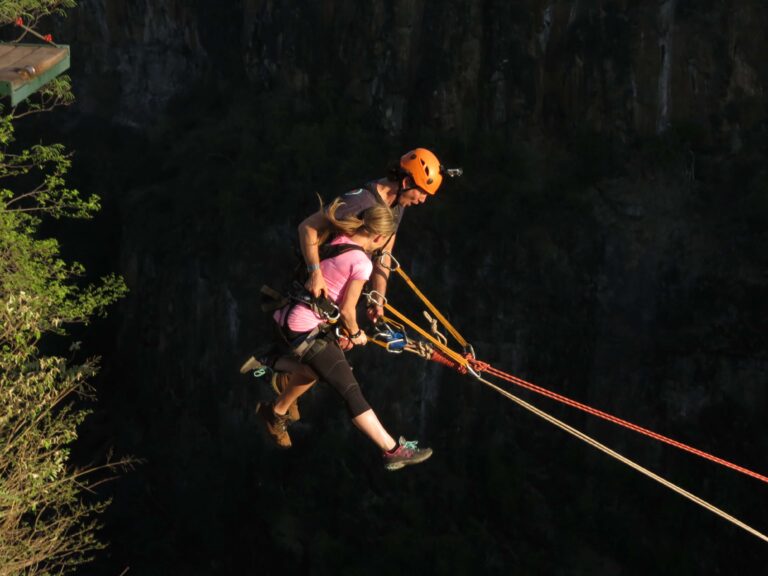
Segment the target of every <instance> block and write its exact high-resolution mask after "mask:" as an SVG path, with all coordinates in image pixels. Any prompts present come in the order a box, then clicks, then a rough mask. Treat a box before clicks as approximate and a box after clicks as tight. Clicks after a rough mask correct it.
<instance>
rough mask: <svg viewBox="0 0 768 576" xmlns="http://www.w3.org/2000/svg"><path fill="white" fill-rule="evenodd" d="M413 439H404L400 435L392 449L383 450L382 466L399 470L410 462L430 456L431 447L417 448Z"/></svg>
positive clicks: (415, 462)
mask: <svg viewBox="0 0 768 576" xmlns="http://www.w3.org/2000/svg"><path fill="white" fill-rule="evenodd" d="M417 444H418V442H416V441H415V440H406V439H405V438H403V437H402V436H400V441H399V442H398V443H397V446H395V447H394V448H393V449H392V450H390V451H389V452H384V454H383V458H384V467H385V468H386V469H387V470H400V468H403V467H405V466H410V465H411V464H419V463H420V462H424V460H426V459H427V458H429V457H430V456H432V448H419V447H417Z"/></svg>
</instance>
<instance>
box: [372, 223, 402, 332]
mask: <svg viewBox="0 0 768 576" xmlns="http://www.w3.org/2000/svg"><path fill="white" fill-rule="evenodd" d="M396 236H397V234H392V238H390V239H389V242H387V244H386V245H385V246H384V248H382V251H384V252H389V253H390V254H392V251H393V250H394V249H395V237H396ZM391 265H392V262H391V260H390V258H389V256H388V255H384V256H382V257H381V258H379V259H378V260H376V262H375V263H374V265H373V273H372V274H371V290H374V291H376V292H378V293H379V294H381V295H382V296H385V295H386V293H387V281H388V280H389V267H390V266H391ZM383 314H384V306H383V302H382V305H381V306H374V305H370V306H369V307H368V317H369V318H370V319H371V321H372V322H375V321H376V319H377V318H379V317H380V316H382V315H383Z"/></svg>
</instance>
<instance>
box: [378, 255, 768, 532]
mask: <svg viewBox="0 0 768 576" xmlns="http://www.w3.org/2000/svg"><path fill="white" fill-rule="evenodd" d="M384 256H386V257H388V258H389V261H390V264H389V265H385V264H384V263H383V257H384ZM379 264H380V265H381V266H382V267H384V268H385V269H388V270H389V271H390V272H396V273H397V274H398V275H399V276H400V277H401V278H402V279H403V280H404V281H405V283H406V284H407V285H408V286H409V287H410V288H411V290H412V291H413V292H414V293H415V294H416V295H417V296H418V298H419V299H420V300H421V301H422V302H423V303H424V305H425V306H426V307H427V308H428V309H429V310H430V312H432V314H433V315H434V317H435V319H434V321H433V322H432V329H431V331H432V333H429V332H427V331H426V330H425V329H423V328H422V327H420V326H419V325H417V324H416V323H415V322H413V321H412V320H410V319H409V318H407V317H406V316H405V315H404V314H402V313H401V312H399V311H398V310H397V309H395V308H394V307H393V306H392V305H391V304H390V303H389V302H388V300H387V299H386V298H385V297H384V296H383V295H382V294H380V293H378V292H375V291H372V292H369V293H367V294H366V296H367V297H368V301H369V302H370V303H373V304H376V305H379V306H383V307H384V309H385V310H386V311H387V312H389V313H391V314H392V315H393V316H395V317H396V318H397V319H398V320H399V321H400V322H402V324H403V325H406V326H408V327H409V328H411V329H413V330H414V331H415V332H417V333H418V334H419V335H420V336H422V337H423V338H424V339H425V341H424V342H418V341H413V340H410V339H408V338H405V340H406V342H407V343H406V344H405V346H404V347H403V348H402V350H404V351H407V352H411V353H415V354H418V355H419V356H421V357H423V358H424V359H426V360H431V361H433V362H438V363H440V364H443V365H445V366H448V367H450V368H453V369H454V370H456V371H458V372H460V373H461V374H467V375H471V376H473V377H474V378H475V379H476V380H477V381H479V382H480V383H482V384H484V385H485V386H487V387H488V388H490V389H492V390H494V391H495V392H497V393H498V394H501V395H502V396H504V397H505V398H507V399H508V400H511V401H512V402H515V403H516V404H517V405H518V406H521V407H522V408H524V409H526V410H528V411H529V412H531V413H533V414H535V415H536V416H538V417H540V418H542V419H544V420H546V421H547V422H549V423H550V424H553V425H554V426H557V427H558V428H560V429H561V430H563V431H565V432H567V433H568V434H570V435H572V436H574V437H575V438H578V439H579V440H581V441H583V442H585V443H587V444H589V445H590V446H592V447H593V448H596V449H598V450H600V451H601V452H603V453H604V454H607V455H608V456H610V457H611V458H614V459H616V460H618V461H619V462H622V463H623V464H626V465H627V466H629V467H631V468H633V469H634V470H637V471H638V472H640V473H641V474H644V475H645V476H647V477H649V478H651V479H652V480H654V481H656V482H658V483H659V484H661V485H663V486H665V487H667V488H669V489H670V490H672V491H674V492H677V493H678V494H680V495H681V496H683V497H685V498H687V499H688V500H690V501H692V502H694V503H696V504H698V505H699V506H701V507H702V508H705V509H707V510H709V511H710V512H712V513H714V514H717V515H718V516H720V517H721V518H723V519H725V520H727V521H728V522H731V523H732V524H734V525H736V526H738V527H739V528H742V529H743V530H745V531H747V532H749V533H750V534H752V535H753V536H756V537H757V538H760V539H761V540H763V541H765V542H768V536H766V535H765V534H763V533H762V532H760V531H758V530H756V529H754V528H752V527H751V526H749V525H747V524H745V523H744V522H742V521H741V520H739V519H738V518H736V517H734V516H732V515H730V514H728V513H727V512H725V511H723V510H721V509H720V508H717V507H716V506H714V505H713V504H711V503H709V502H707V501H706V500H704V499H702V498H700V497H698V496H696V495H694V494H692V493H690V492H688V491H686V490H685V489H683V488H681V487H680V486H678V485H676V484H674V483H673V482H671V481H669V480H667V479H665V478H663V477H662V476H659V475H658V474H656V473H654V472H652V471H650V470H649V469H647V468H645V467H643V466H641V465H640V464H638V463H636V462H634V461H633V460H631V459H629V458H627V457H626V456H623V455H622V454H619V453H618V452H616V451H615V450H612V449H611V448H609V447H607V446H605V445H604V444H602V443H600V442H598V441H597V440H595V439H594V438H592V437H591V436H589V435H587V434H585V433H584V432H581V431H580V430H578V429H576V428H574V427H573V426H570V425H568V424H566V423H565V422H563V421H561V420H559V419H557V418H555V417H554V416H552V415H550V414H548V413H547V412H545V411H543V410H541V409H540V408H537V407H536V406H534V405H532V404H530V403H528V402H526V401H525V400H523V399H521V398H519V397H517V396H515V395H514V394H512V393H511V392H509V391H508V390H506V389H504V388H502V387H501V386H499V385H497V384H494V383H493V382H491V381H489V380H487V379H486V378H483V377H482V374H483V373H486V374H487V375H488V376H492V377H494V378H498V379H500V380H504V381H506V382H509V383H511V384H515V385H516V386H520V387H521V388H524V389H526V390H529V391H531V392H534V393H536V394H539V395H542V396H545V397H547V398H550V399H552V400H556V401H557V402H560V403H562V404H565V405H566V406H570V407H572V408H576V409H578V410H581V411H582V412H585V413H587V414H590V415H592V416H596V417H598V418H601V419H603V420H606V421H608V422H611V423H613V424H616V425H619V426H622V427H623V428H626V429H628V430H632V431H633V432H637V433H639V434H642V435H644V436H647V437H649V438H652V439H654V440H657V441H659V442H663V443H665V444H668V445H670V446H674V447H675V448H678V449H680V450H684V451H686V452H689V453H691V454H694V455H696V456H699V457H701V458H704V459H706V460H709V461H711V462H715V463H716V464H720V465H721V466H725V467H727V468H730V469H732V470H735V471H737V472H740V473H742V474H745V475H747V476H750V477H752V478H755V479H757V480H760V481H762V482H765V483H768V476H765V475H763V474H758V473H757V472H754V471H752V470H749V469H748V468H744V467H743V466H739V465H737V464H734V463H732V462H729V461H728V460H725V459H723V458H719V457H717V456H714V455H712V454H709V453H707V452H705V451H703V450H699V449H698V448H694V447H692V446H689V445H687V444H684V443H682V442H679V441H677V440H673V439H672V438H669V437H667V436H664V435H662V434H658V433H656V432H653V431H651V430H648V429H647V428H644V427H642V426H638V425H637V424H633V423H632V422H629V421H627V420H624V419H622V418H619V417H617V416H614V415H612V414H608V413H607V412H603V411H602V410H598V409H596V408H593V407H591V406H588V405H586V404H583V403H581V402H578V401H576V400H573V399H571V398H568V397H566V396H563V395H562V394H558V393H556V392H553V391H551V390H547V389H546V388H543V387H541V386H538V385H536V384H532V383H531V382H527V381H525V380H523V379H521V378H517V377H516V376H513V375H512V374H507V373H506V372H503V371H502V370H499V369H497V368H494V367H493V366H491V365H490V364H487V363H485V362H482V361H480V360H478V359H477V358H475V354H474V350H473V349H472V346H471V345H470V344H469V343H468V342H467V340H466V339H464V338H463V337H462V336H461V334H459V332H458V331H457V330H456V328H454V327H453V325H452V324H451V323H450V322H449V321H448V320H447V319H446V318H445V316H443V315H442V314H441V313H440V312H439V311H438V310H437V308H435V306H434V305H433V304H432V303H431V302H430V301H429V299H428V298H427V297H426V296H425V295H424V293H423V292H421V290H419V289H418V288H417V287H416V285H415V284H414V283H413V281H412V280H411V279H410V277H409V276H408V275H407V274H406V273H405V272H404V271H403V269H402V267H401V266H400V263H399V262H398V261H397V260H396V259H395V258H394V256H392V254H390V253H388V252H384V253H383V254H382V257H381V258H380V260H379ZM425 316H426V317H427V318H428V320H430V321H431V320H432V318H431V317H430V316H429V315H428V314H426V313H425ZM383 320H384V322H385V323H387V324H389V325H395V326H399V324H398V322H396V321H395V320H393V319H392V318H389V317H387V316H384V317H383ZM438 322H439V323H441V324H442V325H443V327H444V328H445V330H446V331H447V332H448V333H449V334H450V335H451V336H452V337H453V338H454V339H455V340H456V342H458V344H459V345H460V346H462V348H463V349H464V353H463V354H461V353H459V352H456V351H455V350H453V349H451V348H450V347H449V346H448V345H447V339H446V338H445V336H443V335H442V334H440V333H439V331H438V330H437V328H436V324H437V323H438ZM370 341H371V342H373V343H374V344H376V345H378V346H381V347H383V348H386V349H387V350H388V351H390V352H391V351H393V350H390V348H389V345H388V344H387V343H386V342H383V341H381V340H378V339H376V338H373V339H371V340H370ZM402 350H399V351H402Z"/></svg>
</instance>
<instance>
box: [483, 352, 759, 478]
mask: <svg viewBox="0 0 768 576" xmlns="http://www.w3.org/2000/svg"><path fill="white" fill-rule="evenodd" d="M471 364H472V367H473V368H474V369H475V370H477V371H480V372H487V373H488V374H490V375H491V376H495V377H497V378H501V379H502V380H506V381H507V382H511V383H512V384H516V385H518V386H521V387H522V388H525V389H526V390H530V391H532V392H536V393H537V394H541V395H542V396H546V397H547V398H551V399H552V400H557V401H558V402H561V403H563V404H565V405H567V406H570V407H572V408H577V409H578V410H581V411H582V412H586V413H587V414H591V415H592V416H597V417H598V418H602V419H603V420H607V421H608V422H612V423H614V424H618V425H619V426H623V427H624V428H628V429H629V430H633V431H634V432H638V433H640V434H643V435H645V436H648V437H649V438H653V439H654V440H658V441H660V442H664V443H665V444H669V445H670V446H674V447H675V448H679V449H680V450H685V451H686V452H690V453H691V454H695V455H696V456H700V457H701V458H705V459H707V460H710V461H712V462H715V463H717V464H720V465H722V466H725V467H727V468H731V469H732V470H736V471H737V472H741V473H742V474H746V475H747V476H751V477H752V478H757V479H758V480H761V481H763V482H765V483H767V484H768V477H767V476H763V475H762V474H758V473H757V472H753V471H752V470H749V469H747V468H744V467H742V466H738V465H737V464H734V463H732V462H729V461H728V460H723V459H722V458H718V457H717V456H713V455H712V454H709V453H707V452H704V451H703V450H699V449H698V448H694V447H692V446H688V445H687V444H683V443H682V442H678V441H677V440H673V439H672V438H668V437H666V436H663V435H661V434H657V433H656V432H653V431H651V430H648V429H647V428H643V427H642V426H638V425H637V424H633V423H632V422H627V421H626V420H623V419H621V418H618V417H617V416H613V415H611V414H608V413H606V412H603V411H601V410H598V409H596V408H592V407H591V406H587V405H586V404H582V403H581V402H577V401H576V400H572V399H570V398H568V397H566V396H563V395H562V394H558V393H556V392H552V391H550V390H547V389H546V388H542V387H541V386H537V385H536V384H532V383H530V382H526V381H525V380H523V379H521V378H517V377H516V376H512V375H511V374H507V373H506V372H502V371H501V370H497V369H496V368H494V367H492V366H489V365H488V364H485V363H483V362H479V361H472V362H471Z"/></svg>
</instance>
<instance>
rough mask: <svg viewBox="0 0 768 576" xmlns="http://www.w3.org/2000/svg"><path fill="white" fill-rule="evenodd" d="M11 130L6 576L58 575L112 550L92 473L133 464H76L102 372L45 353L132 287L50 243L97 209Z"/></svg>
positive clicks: (1, 457)
mask: <svg viewBox="0 0 768 576" xmlns="http://www.w3.org/2000/svg"><path fill="white" fill-rule="evenodd" d="M5 8H7V7H4V9H5ZM62 87H63V89H65V90H67V89H68V82H65V83H64V84H63V85H60V86H54V87H51V89H52V90H58V89H62ZM13 121H14V118H13V117H12V116H4V117H2V118H0V180H2V182H3V184H4V186H3V187H2V189H0V576H5V575H10V574H30V575H31V574H54V573H55V574H61V573H67V572H70V571H71V570H73V569H74V567H76V566H78V565H80V564H82V563H84V562H86V561H88V560H89V558H90V555H91V554H92V553H93V552H94V551H95V550H97V549H99V548H101V547H103V545H102V544H101V543H100V542H98V540H97V539H96V529H97V527H98V524H97V521H96V519H95V518H96V516H97V515H98V513H100V512H101V511H103V510H104V509H105V507H106V506H107V504H108V503H107V502H103V501H102V502H99V501H96V502H92V501H89V500H88V499H86V498H85V497H84V493H85V491H87V490H89V489H90V488H91V487H92V486H93V485H95V483H97V482H98V481H97V480H95V478H96V477H97V476H95V475H94V472H96V471H97V470H113V469H114V468H115V466H117V465H120V464H124V462H118V463H115V462H107V463H106V464H104V465H102V466H100V467H98V468H89V469H84V470H78V469H73V468H72V466H71V465H70V464H69V452H70V446H71V444H72V442H73V441H74V440H75V439H76V438H77V427H78V425H79V424H81V423H82V422H83V420H84V418H85V417H86V415H87V413H88V412H87V410H85V409H83V408H80V407H77V406H76V404H75V403H74V402H73V399H74V398H76V397H84V396H85V397H87V396H88V395H89V394H90V390H89V388H88V384H87V380H88V378H89V377H91V376H93V374H94V373H95V372H96V368H97V362H96V360H95V359H87V360H85V361H83V362H81V363H76V362H72V361H69V360H67V359H65V358H63V357H60V356H55V355H46V354H44V353H42V352H41V350H40V343H41V339H42V338H44V336H45V335H46V334H59V335H63V334H65V328H66V326H67V325H70V324H73V323H87V322H88V320H89V319H90V318H92V317H93V316H94V315H98V314H102V313H103V312H104V309H105V307H106V306H107V305H109V304H110V303H112V302H114V301H115V300H116V299H117V298H119V297H120V296H121V295H122V294H124V293H125V291H126V288H125V285H124V283H123V281H122V279H121V278H117V277H115V276H109V277H106V278H104V279H102V280H101V282H100V283H99V284H96V285H86V286H81V284H82V282H81V278H82V276H83V274H84V270H83V267H82V266H81V265H79V264H77V263H66V262H64V261H63V260H62V259H61V258H60V257H59V244H58V242H57V241H56V240H54V239H46V238H41V235H40V231H39V225H40V223H41V219H42V217H43V216H45V215H49V216H53V217H62V216H66V217H80V218H83V217H88V216H90V215H92V214H93V213H94V212H95V211H96V210H97V209H98V207H99V200H98V198H97V197H95V196H91V197H88V198H83V197H81V196H80V194H79V193H78V191H77V190H74V189H71V188H69V187H67V185H66V181H65V176H66V174H67V170H68V169H69V167H70V163H71V156H70V154H69V153H68V152H67V151H66V150H65V149H64V148H63V147H62V146H61V145H58V144H53V145H44V144H37V145H34V146H31V147H30V148H27V149H23V150H18V151H17V150H14V149H13V143H14V138H13ZM18 190H25V191H24V192H18ZM76 348H77V344H76V343H75V344H73V345H72V347H71V348H70V351H72V352H74V351H75V350H76Z"/></svg>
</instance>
